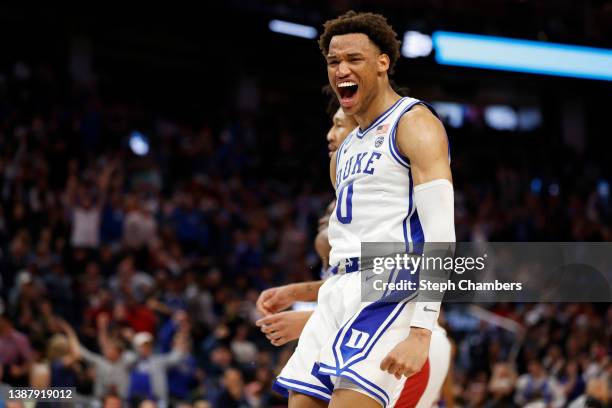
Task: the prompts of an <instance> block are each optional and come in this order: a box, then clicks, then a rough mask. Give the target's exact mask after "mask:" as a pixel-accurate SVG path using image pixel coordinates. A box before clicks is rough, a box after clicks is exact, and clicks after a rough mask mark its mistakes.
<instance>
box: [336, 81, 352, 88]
mask: <svg viewBox="0 0 612 408" xmlns="http://www.w3.org/2000/svg"><path fill="white" fill-rule="evenodd" d="M355 85H357V84H356V83H355V82H351V81H346V82H340V83H339V84H338V88H346V87H347V86H355Z"/></svg>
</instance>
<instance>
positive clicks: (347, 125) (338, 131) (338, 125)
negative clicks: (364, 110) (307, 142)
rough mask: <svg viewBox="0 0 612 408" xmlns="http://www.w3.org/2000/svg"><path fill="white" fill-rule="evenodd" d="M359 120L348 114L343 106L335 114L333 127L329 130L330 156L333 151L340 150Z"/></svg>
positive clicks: (328, 145) (328, 146) (328, 144)
mask: <svg viewBox="0 0 612 408" xmlns="http://www.w3.org/2000/svg"><path fill="white" fill-rule="evenodd" d="M356 126H357V122H355V120H354V119H353V118H352V117H350V116H347V115H346V114H345V113H344V111H343V110H342V108H339V109H338V111H337V112H336V113H335V114H334V117H333V119H332V127H331V128H330V129H329V132H327V148H328V149H329V157H331V155H332V153H333V152H335V151H336V150H338V148H339V147H340V145H341V144H342V142H343V141H344V139H346V137H347V136H348V134H349V133H351V130H353V129H355V127H356Z"/></svg>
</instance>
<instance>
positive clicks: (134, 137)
mask: <svg viewBox="0 0 612 408" xmlns="http://www.w3.org/2000/svg"><path fill="white" fill-rule="evenodd" d="M129 145H130V149H131V150H132V152H133V153H134V154H135V155H136V156H146V155H147V154H149V138H148V137H146V136H145V135H143V134H142V133H140V132H139V131H137V130H135V131H133V132H132V133H131V134H130V140H129Z"/></svg>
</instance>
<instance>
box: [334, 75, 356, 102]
mask: <svg viewBox="0 0 612 408" xmlns="http://www.w3.org/2000/svg"><path fill="white" fill-rule="evenodd" d="M358 89H359V86H358V85H357V83H355V82H353V81H345V82H340V83H339V84H338V94H339V95H340V102H341V103H342V105H343V106H346V105H349V104H350V103H351V102H352V99H353V97H354V96H355V94H356V93H357V90H358Z"/></svg>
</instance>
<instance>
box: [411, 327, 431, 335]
mask: <svg viewBox="0 0 612 408" xmlns="http://www.w3.org/2000/svg"><path fill="white" fill-rule="evenodd" d="M409 335H411V336H418V337H425V338H431V330H429V329H426V328H424V327H416V326H411V327H410V334H409Z"/></svg>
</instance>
